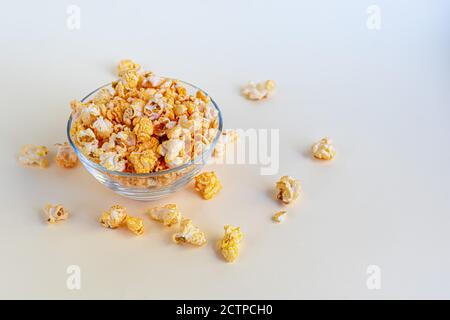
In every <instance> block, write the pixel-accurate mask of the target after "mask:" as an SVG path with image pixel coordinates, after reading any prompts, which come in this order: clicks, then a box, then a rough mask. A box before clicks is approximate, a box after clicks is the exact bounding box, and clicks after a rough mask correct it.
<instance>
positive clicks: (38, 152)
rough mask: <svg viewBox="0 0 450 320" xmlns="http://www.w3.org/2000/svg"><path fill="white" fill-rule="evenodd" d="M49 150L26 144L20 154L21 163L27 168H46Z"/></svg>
mask: <svg viewBox="0 0 450 320" xmlns="http://www.w3.org/2000/svg"><path fill="white" fill-rule="evenodd" d="M47 154H48V149H47V147H45V146H34V145H32V144H26V145H24V146H22V148H21V149H20V153H19V162H20V163H21V164H23V165H27V166H35V167H40V168H46V167H47V166H48V159H47Z"/></svg>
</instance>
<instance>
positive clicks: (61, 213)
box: [44, 204, 69, 224]
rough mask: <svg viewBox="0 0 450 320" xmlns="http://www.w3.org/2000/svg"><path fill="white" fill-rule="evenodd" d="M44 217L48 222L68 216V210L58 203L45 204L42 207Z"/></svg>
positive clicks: (51, 222) (64, 218)
mask: <svg viewBox="0 0 450 320" xmlns="http://www.w3.org/2000/svg"><path fill="white" fill-rule="evenodd" d="M44 213H45V218H46V220H47V222H48V223H49V224H53V223H55V222H57V221H61V220H66V219H67V218H69V212H67V210H66V209H64V207H63V206H62V205H60V204H56V205H52V204H46V205H45V207H44Z"/></svg>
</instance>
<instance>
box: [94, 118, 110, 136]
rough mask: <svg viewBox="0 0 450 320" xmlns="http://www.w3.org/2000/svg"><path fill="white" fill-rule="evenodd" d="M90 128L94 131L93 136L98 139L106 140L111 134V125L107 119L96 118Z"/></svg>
mask: <svg viewBox="0 0 450 320" xmlns="http://www.w3.org/2000/svg"><path fill="white" fill-rule="evenodd" d="M92 128H93V129H94V130H95V135H96V136H97V137H99V138H100V139H105V138H108V137H109V136H110V135H111V133H113V125H112V123H111V121H109V120H108V119H104V118H103V117H98V118H97V120H95V122H94V123H93V124H92Z"/></svg>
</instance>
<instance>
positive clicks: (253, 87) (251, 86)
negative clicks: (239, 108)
mask: <svg viewBox="0 0 450 320" xmlns="http://www.w3.org/2000/svg"><path fill="white" fill-rule="evenodd" d="M274 91H275V81H273V80H266V81H264V82H259V83H254V82H253V81H250V82H249V83H248V84H247V85H246V86H245V87H244V88H243V89H242V94H243V95H244V96H245V97H246V98H247V99H249V100H262V99H266V98H268V97H270V96H271V95H272V93H273V92H274Z"/></svg>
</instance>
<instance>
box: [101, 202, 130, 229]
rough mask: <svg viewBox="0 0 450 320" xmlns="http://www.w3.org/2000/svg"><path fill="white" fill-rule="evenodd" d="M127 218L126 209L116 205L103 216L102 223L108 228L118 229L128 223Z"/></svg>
mask: <svg viewBox="0 0 450 320" xmlns="http://www.w3.org/2000/svg"><path fill="white" fill-rule="evenodd" d="M127 217H128V213H127V210H126V209H125V207H122V206H120V205H114V206H112V207H111V208H110V209H109V210H108V211H106V212H104V213H103V214H102V216H101V217H100V223H101V224H102V226H104V227H106V228H111V229H116V228H118V227H120V226H122V225H123V224H124V223H125V222H126V220H127Z"/></svg>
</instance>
